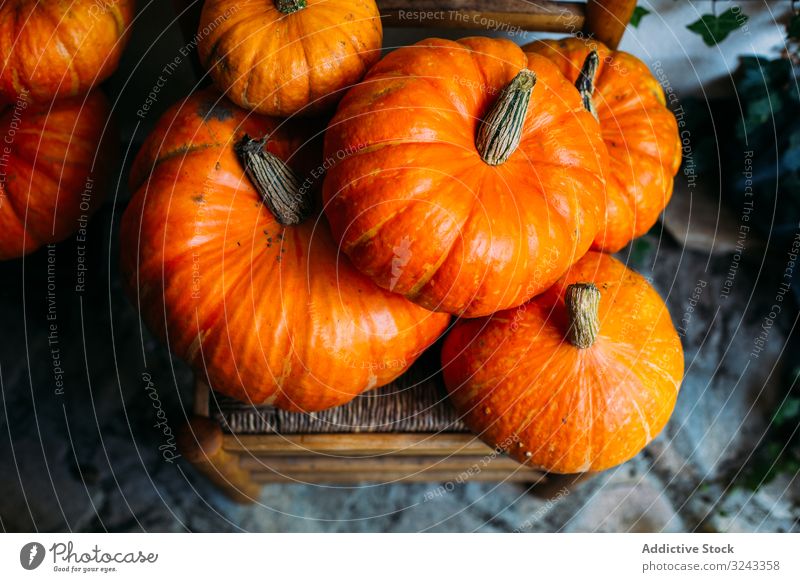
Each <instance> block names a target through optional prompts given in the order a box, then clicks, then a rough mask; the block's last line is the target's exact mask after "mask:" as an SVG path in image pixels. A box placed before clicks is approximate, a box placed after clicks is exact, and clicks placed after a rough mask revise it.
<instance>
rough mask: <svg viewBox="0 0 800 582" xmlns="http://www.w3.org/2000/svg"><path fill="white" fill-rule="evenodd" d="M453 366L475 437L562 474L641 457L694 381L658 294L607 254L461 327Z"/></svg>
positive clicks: (449, 350) (446, 362) (454, 340)
mask: <svg viewBox="0 0 800 582" xmlns="http://www.w3.org/2000/svg"><path fill="white" fill-rule="evenodd" d="M442 362H443V366H444V378H445V383H446V385H447V389H448V391H449V392H450V396H451V399H452V401H453V403H454V404H455V406H456V408H457V410H458V411H459V412H460V413H461V414H462V415H463V417H464V420H465V421H466V423H467V424H468V425H469V426H470V428H471V429H472V430H473V431H475V432H476V433H477V434H478V435H479V436H480V437H481V438H482V439H483V440H484V441H486V442H487V443H488V444H490V445H492V446H500V447H502V448H504V449H505V451H506V452H507V453H508V454H509V455H511V456H512V457H513V458H515V459H516V460H518V461H519V462H521V463H527V464H529V465H531V466H536V467H539V468H542V469H544V470H547V471H552V472H555V473H578V472H584V471H601V470H603V469H608V468H609V467H613V466H615V465H618V464H619V463H622V462H624V461H627V460H628V459H630V458H631V457H633V456H634V455H636V454H637V453H638V452H639V451H640V450H641V449H642V448H644V446H645V445H647V443H649V442H650V441H651V440H652V439H653V438H655V437H656V435H658V433H659V432H660V431H661V429H662V428H663V427H664V425H665V424H666V422H667V420H668V419H669V417H670V414H671V413H672V409H673V408H674V406H675V400H676V398H677V395H678V389H679V387H680V383H681V377H682V375H683V350H682V348H681V342H680V339H679V338H678V334H677V332H676V331H675V328H674V327H673V325H672V322H671V320H670V316H669V313H668V312H667V308H666V306H665V305H664V302H663V301H662V300H661V298H660V297H659V296H658V293H656V291H655V290H654V289H653V288H652V287H651V286H650V285H649V284H648V282H647V281H646V280H645V279H644V278H643V277H642V276H640V275H638V274H637V273H634V272H633V271H631V270H629V269H627V268H626V267H625V266H624V265H623V264H622V263H620V262H619V261H617V260H616V259H614V258H612V257H611V256H609V255H606V254H602V253H596V252H589V253H588V254H587V255H586V256H585V257H584V258H583V259H581V260H580V261H579V262H578V263H577V264H576V265H574V266H573V267H572V268H571V269H570V270H569V272H568V273H567V274H566V275H565V276H564V277H563V278H562V279H561V280H560V281H559V282H558V283H556V285H554V286H553V287H552V288H551V289H549V290H548V291H547V292H546V293H544V294H542V295H540V296H538V297H536V298H534V299H533V300H531V301H530V302H529V303H527V304H525V305H523V306H521V307H519V308H518V309H516V310H508V311H503V312H500V313H496V314H494V315H493V316H491V317H490V318H487V319H474V320H466V321H461V322H459V323H457V324H456V325H455V326H454V329H453V331H452V332H451V333H450V335H448V337H447V339H446V340H445V343H444V346H443V352H442Z"/></svg>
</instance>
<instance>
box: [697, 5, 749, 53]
mask: <svg viewBox="0 0 800 582" xmlns="http://www.w3.org/2000/svg"><path fill="white" fill-rule="evenodd" d="M734 8H735V10H734ZM747 20H748V17H747V15H746V14H745V13H744V12H742V10H741V8H739V7H738V6H734V7H733V8H728V9H727V10H726V11H725V12H723V13H722V14H720V15H719V16H715V15H714V14H704V15H703V16H702V17H701V18H700V20H698V21H696V22H693V23H691V24H689V25H688V26H687V27H686V28H688V29H689V30H691V31H692V32H694V33H695V34H699V35H700V36H702V37H703V42H704V43H706V44H707V45H708V46H714V45H715V44H719V43H721V42H722V41H723V40H725V39H726V38H728V35H729V34H730V33H731V32H733V31H734V30H736V29H738V28H741V27H742V26H744V25H745V24H747Z"/></svg>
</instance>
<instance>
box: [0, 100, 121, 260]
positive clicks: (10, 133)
mask: <svg viewBox="0 0 800 582" xmlns="http://www.w3.org/2000/svg"><path fill="white" fill-rule="evenodd" d="M109 115H110V107H109V105H108V102H107V101H106V98H105V97H104V96H103V94H102V93H101V92H100V91H94V92H92V93H90V94H89V95H87V96H86V97H72V98H68V99H59V100H57V101H55V102H54V103H53V104H51V105H38V104H30V103H28V102H27V101H25V100H22V99H20V100H19V101H17V102H16V103H15V104H13V105H9V106H8V107H6V108H5V110H4V111H3V113H2V117H0V135H2V136H3V140H2V142H0V259H12V258H16V257H21V256H22V255H25V254H28V253H31V252H33V251H35V250H36V249H38V248H39V247H41V246H42V245H45V244H50V243H55V242H58V241H60V240H63V239H65V238H67V237H68V236H69V235H71V234H72V233H74V232H76V231H77V230H78V229H79V228H81V227H85V224H86V222H87V221H88V218H89V216H91V214H92V213H93V212H94V211H95V209H97V208H98V207H99V206H100V204H101V203H102V201H103V199H104V198H105V195H106V189H107V186H108V177H109V170H110V168H111V163H110V162H111V161H112V160H110V158H111V157H113V156H111V155H110V153H111V152H110V151H109V145H110V141H109V142H106V141H105V140H106V139H107V138H108V136H109V134H110V130H109V128H108V121H109ZM111 151H113V150H111Z"/></svg>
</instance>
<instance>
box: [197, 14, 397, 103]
mask: <svg viewBox="0 0 800 582" xmlns="http://www.w3.org/2000/svg"><path fill="white" fill-rule="evenodd" d="M198 35H199V43H198V50H199V53H200V60H201V62H202V63H204V65H205V66H206V67H207V68H208V69H209V71H210V72H211V77H212V78H213V79H214V82H215V84H216V85H217V87H218V88H219V89H220V90H221V91H223V92H224V93H225V95H226V97H228V98H229V99H231V100H232V101H233V102H234V103H237V104H238V105H240V106H241V107H244V108H246V109H251V110H253V111H258V112H259V113H264V114H266V115H277V116H289V115H293V114H295V113H298V112H299V113H301V114H308V113H314V112H317V111H320V110H323V109H325V108H328V107H330V106H332V105H333V104H334V103H335V102H336V101H337V100H338V99H340V98H341V91H342V90H343V89H346V88H347V87H349V86H350V85H351V84H353V83H355V82H357V81H358V80H359V79H361V77H363V76H364V73H365V72H366V71H367V69H368V68H369V67H370V66H371V65H372V64H373V63H375V61H377V60H378V59H379V58H380V50H381V42H382V40H383V29H382V27H381V20H380V15H379V13H378V8H377V7H376V5H375V2H374V0H238V1H237V2H235V3H231V2H230V1H229V0H206V3H205V5H204V6H203V12H202V16H201V21H200V31H199V33H198Z"/></svg>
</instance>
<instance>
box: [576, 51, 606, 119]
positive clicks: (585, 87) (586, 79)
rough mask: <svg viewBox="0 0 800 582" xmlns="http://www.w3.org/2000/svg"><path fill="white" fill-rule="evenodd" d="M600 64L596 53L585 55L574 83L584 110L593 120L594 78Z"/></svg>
mask: <svg viewBox="0 0 800 582" xmlns="http://www.w3.org/2000/svg"><path fill="white" fill-rule="evenodd" d="M599 64H600V57H599V56H598V55H597V51H591V52H590V53H589V54H588V55H586V59H585V60H584V61H583V67H581V72H580V74H579V75H578V80H577V81H575V88H576V89H578V91H579V92H580V94H581V99H583V106H584V107H585V108H586V111H588V112H589V113H591V114H592V115H594V118H595V119H597V109H596V108H595V106H594V99H593V97H594V78H595V76H596V75H597V67H598V65H599Z"/></svg>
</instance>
